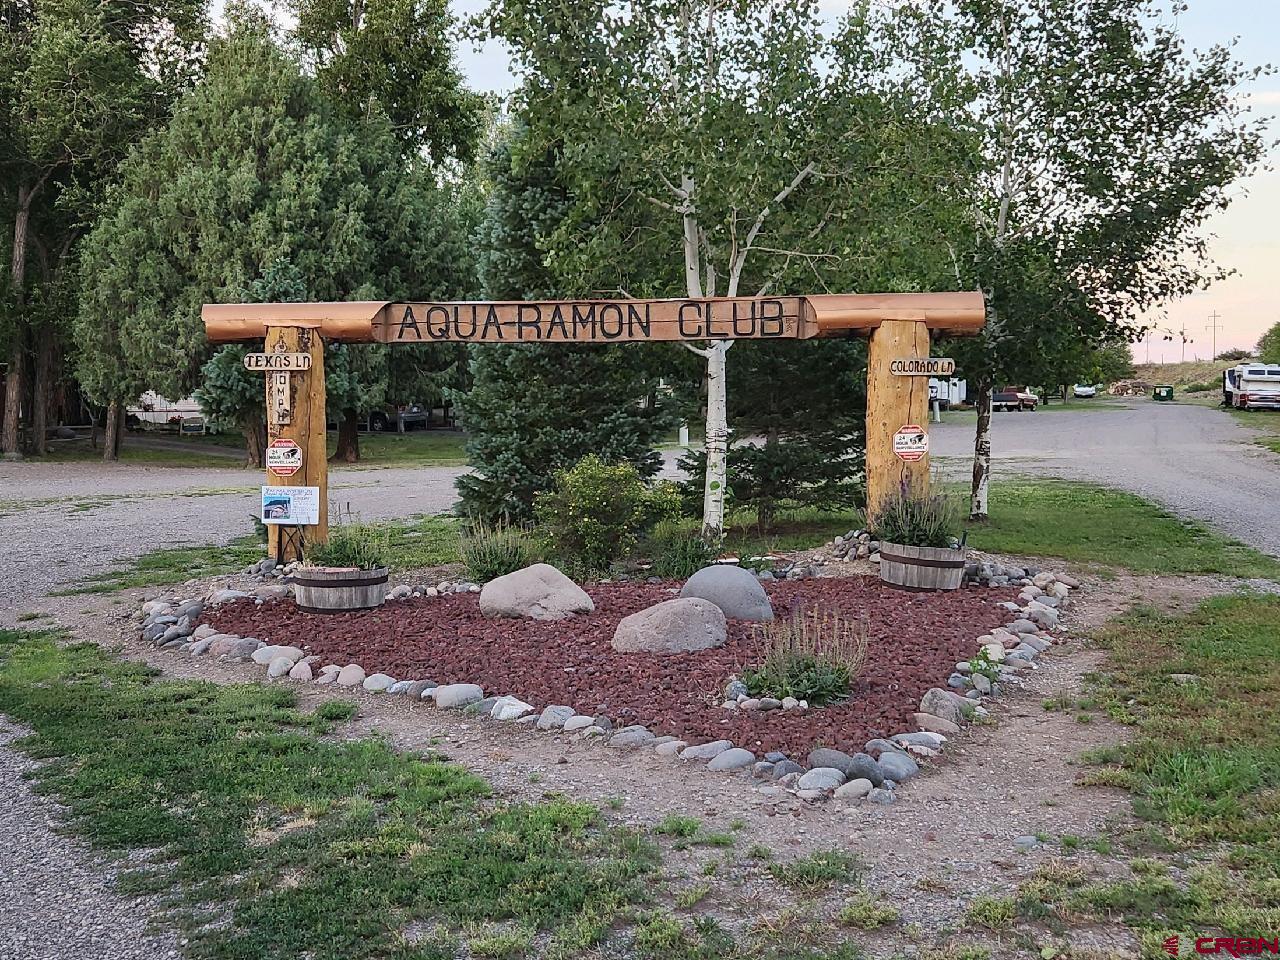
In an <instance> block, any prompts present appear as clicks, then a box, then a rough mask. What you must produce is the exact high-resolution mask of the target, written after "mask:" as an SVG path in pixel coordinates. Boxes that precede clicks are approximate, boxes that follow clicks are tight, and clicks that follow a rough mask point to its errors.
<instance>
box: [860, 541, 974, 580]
mask: <svg viewBox="0 0 1280 960" xmlns="http://www.w3.org/2000/svg"><path fill="white" fill-rule="evenodd" d="M880 579H881V580H883V581H884V582H885V583H887V584H889V585H890V586H894V587H901V588H903V589H904V590H958V589H959V588H960V585H961V584H962V583H963V582H964V551H963V550H953V549H951V548H950V547H908V546H906V545H904V544H900V543H889V542H887V541H881V543H880Z"/></svg>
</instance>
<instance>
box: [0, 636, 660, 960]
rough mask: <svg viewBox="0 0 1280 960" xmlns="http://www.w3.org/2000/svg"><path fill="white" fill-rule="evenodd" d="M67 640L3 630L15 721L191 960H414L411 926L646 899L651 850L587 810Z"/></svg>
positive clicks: (261, 694)
mask: <svg viewBox="0 0 1280 960" xmlns="http://www.w3.org/2000/svg"><path fill="white" fill-rule="evenodd" d="M62 639H63V638H60V637H58V636H56V635H53V634H42V635H40V634H19V633H13V632H5V631H0V709H2V710H3V711H4V713H5V715H6V716H8V717H11V718H13V720H14V721H15V722H18V723H21V724H23V725H25V726H26V727H29V728H30V731H31V732H30V734H29V735H27V736H26V737H24V738H23V740H22V742H21V747H22V749H24V750H25V751H27V752H28V753H29V754H30V755H32V756H34V757H36V758H38V759H40V760H42V761H50V762H47V763H41V764H39V765H38V767H37V768H36V774H35V776H36V778H37V780H38V782H39V785H40V788H41V789H42V790H44V791H47V792H48V793H50V794H51V795H54V796H56V797H58V798H59V800H60V801H61V802H62V803H63V804H65V805H66V807H67V811H68V825H69V826H70V827H71V828H73V829H75V830H77V831H78V832H79V833H81V834H82V835H84V836H85V837H86V838H87V839H88V840H90V841H91V842H92V843H93V844H94V845H95V846H98V847H100V848H103V849H107V850H112V851H119V852H120V853H121V854H124V853H128V852H131V851H136V852H137V854H138V855H137V856H135V857H131V858H130V862H132V863H133V864H135V867H134V869H132V870H131V871H130V872H129V873H127V874H126V875H125V877H124V878H123V881H122V882H123V884H124V889H125V890H126V891H128V890H133V891H140V890H148V891H150V892H152V893H154V894H158V895H159V896H158V897H157V903H158V904H160V905H161V909H162V910H165V911H167V915H166V916H165V918H164V921H166V925H170V924H171V925H172V926H174V927H176V928H180V929H182V930H184V931H185V932H186V933H185V935H186V936H187V937H188V938H189V940H190V945H189V946H188V948H187V949H188V950H189V951H190V953H191V955H192V956H193V957H202V958H212V957H227V958H229V957H254V958H263V960H286V958H292V957H297V956H301V955H307V956H312V957H315V958H316V960H373V958H385V957H392V956H405V957H408V956H410V954H409V953H407V952H405V951H404V945H403V940H402V939H401V935H400V931H402V930H404V929H405V928H406V927H410V926H419V925H421V926H423V927H427V926H430V925H439V927H440V928H442V929H441V931H440V932H441V933H442V934H455V935H456V934H457V933H459V932H463V931H466V930H471V929H482V930H484V929H490V928H486V927H484V926H483V925H485V924H493V923H498V924H510V925H511V926H512V927H513V928H515V927H531V928H533V929H536V930H537V931H539V932H540V933H543V934H549V933H550V932H551V931H552V930H556V929H559V928H561V927H562V926H565V925H568V924H570V923H572V922H573V921H574V920H575V918H577V917H579V916H582V915H585V914H591V913H594V912H597V911H598V910H599V909H600V908H601V907H602V905H607V904H615V905H617V906H618V907H623V906H626V905H629V904H631V903H633V902H636V901H637V900H639V899H640V897H641V896H642V895H643V894H644V893H645V891H644V889H642V888H641V886H640V882H639V881H640V880H641V879H642V878H645V877H646V876H648V875H650V874H651V873H652V871H653V869H654V867H655V865H656V854H655V851H654V848H653V846H652V844H650V843H649V842H648V841H646V840H644V839H643V838H641V837H639V836H638V835H637V834H636V833H634V832H631V831H627V830H622V829H613V828H609V827H608V826H607V825H605V824H603V823H602V822H601V820H600V817H599V815H598V813H597V812H596V811H594V810H593V809H591V808H590V807H588V806H586V805H583V804H578V803H571V802H568V801H566V800H563V799H550V800H547V801H545V802H541V803H537V804H520V803H508V802H501V801H498V800H496V799H495V798H494V797H493V796H492V795H491V791H490V790H489V787H488V785H487V784H486V783H485V782H484V781H483V780H481V779H480V778H478V777H476V776H474V775H473V774H471V773H468V772H467V771H466V770H465V769H463V768H462V767H460V766H457V765H454V764H450V763H445V762H443V761H441V760H440V759H439V758H437V757H436V756H434V755H433V754H431V753H429V752H428V753H426V754H425V755H424V754H422V753H421V752H418V753H415V754H412V755H410V754H406V753H401V752H398V751H396V750H395V749H393V748H392V746H391V745H390V744H388V743H387V742H385V741H383V740H381V739H379V738H368V739H355V740H347V739H346V738H326V737H323V736H321V735H320V734H321V733H322V732H323V731H324V729H325V728H326V727H327V725H328V723H329V722H330V721H334V720H337V719H338V714H339V713H340V712H346V711H337V710H333V709H332V708H331V712H330V713H329V719H328V720H322V721H321V722H320V723H317V722H316V718H314V717H312V716H311V715H309V714H307V713H306V712H304V711H301V710H299V709H298V708H297V706H296V704H295V698H294V695H293V693H292V692H290V691H288V690H286V689H284V688H282V687H279V686H275V687H268V686H263V685H256V684H251V685H229V686H221V685H218V684H212V683H206V682H201V681H195V680H181V681H165V680H162V679H160V678H159V677H158V675H157V674H155V673H154V672H153V671H151V670H150V669H149V668H147V667H145V666H143V665H141V664H137V663H131V662H121V661H118V660H115V659H112V658H110V657H108V656H106V655H105V654H103V653H102V652H101V650H100V649H99V648H98V647H97V646H95V645H92V644H79V645H67V644H64V643H61V642H58V641H60V640H62ZM193 717H198V718H199V725H200V735H199V736H194V737H193V736H192V735H191V723H192V718H193ZM195 797H198V798H200V802H199V803H193V802H192V798H195ZM160 849H163V850H164V856H163V857H162V858H156V857H154V856H147V855H143V853H144V852H145V851H150V852H154V851H156V850H160ZM209 903H216V904H217V905H218V910H219V915H220V916H223V917H225V918H226V919H227V921H228V922H219V923H208V922H206V921H207V916H208V915H207V914H206V913H205V912H204V909H203V908H204V905H206V904H209ZM282 930H287V931H288V935H287V937H285V938H284V939H283V940H282V938H281V931H282ZM420 946H421V945H420ZM413 955H414V956H440V957H454V956H457V952H456V950H451V951H449V952H447V953H440V954H428V953H415V954H413Z"/></svg>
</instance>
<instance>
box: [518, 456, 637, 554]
mask: <svg viewBox="0 0 1280 960" xmlns="http://www.w3.org/2000/svg"><path fill="white" fill-rule="evenodd" d="M659 496H661V494H659ZM533 511H534V515H535V516H536V517H537V520H538V524H539V526H540V527H541V528H542V531H543V533H544V534H545V535H546V537H547V541H548V545H549V546H550V548H551V550H552V552H553V553H554V554H555V555H556V556H557V557H558V558H560V559H562V560H564V561H566V562H568V563H569V564H571V565H573V566H575V567H580V568H581V569H583V570H584V571H588V572H595V571H603V570H608V569H609V565H610V564H611V563H612V562H613V561H614V560H617V559H619V558H621V557H624V556H626V555H627V554H628V553H630V552H631V551H632V550H633V549H634V548H635V546H636V544H637V543H638V542H639V539H640V536H641V535H642V534H643V533H644V531H645V530H646V529H648V527H649V526H651V525H652V523H653V520H654V511H655V503H654V498H653V493H652V491H650V489H649V487H648V486H646V485H645V482H644V481H643V480H642V479H641V478H640V474H639V473H637V472H636V468H635V467H633V466H632V465H631V464H629V463H619V464H611V463H605V462H604V461H603V460H601V459H600V458H599V457H597V456H596V455H595V454H591V455H589V456H586V457H583V458H582V459H581V460H579V461H578V462H577V463H576V464H575V465H574V466H572V467H570V468H569V469H568V470H562V471H560V472H559V473H557V474H556V483H555V489H554V490H551V491H543V492H542V493H539V494H538V495H537V496H536V497H535V498H534V502H533Z"/></svg>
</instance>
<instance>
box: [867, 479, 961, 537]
mask: <svg viewBox="0 0 1280 960" xmlns="http://www.w3.org/2000/svg"><path fill="white" fill-rule="evenodd" d="M871 533H872V536H873V537H875V538H876V539H877V540H880V541H882V542H887V543H896V544H900V545H902V546H906V547H952V546H955V545H956V541H957V538H958V535H959V533H960V510H959V505H958V504H957V502H956V500H955V498H954V497H951V496H948V495H946V494H935V495H933V496H924V497H920V496H914V495H912V494H911V493H910V492H909V491H907V490H905V489H904V490H900V491H898V492H897V493H895V494H893V495H892V496H890V497H887V498H886V499H885V501H884V502H883V503H882V504H881V505H880V507H879V508H878V509H877V511H876V514H875V516H874V517H873V518H872V519H871Z"/></svg>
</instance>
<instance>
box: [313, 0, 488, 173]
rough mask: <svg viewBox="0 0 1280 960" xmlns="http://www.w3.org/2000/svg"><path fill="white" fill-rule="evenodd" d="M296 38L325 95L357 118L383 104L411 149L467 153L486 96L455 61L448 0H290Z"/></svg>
mask: <svg viewBox="0 0 1280 960" xmlns="http://www.w3.org/2000/svg"><path fill="white" fill-rule="evenodd" d="M288 6H289V8H290V9H291V10H292V12H293V14H294V15H295V16H296V17H297V23H296V26H295V27H294V29H293V37H294V39H295V40H296V41H297V43H298V45H299V46H300V47H301V48H302V50H303V51H304V54H305V58H306V60H307V62H308V64H309V65H310V66H311V67H312V69H313V72H314V74H315V77H316V80H317V81H318V82H319V84H320V86H321V89H322V90H323V91H324V94H325V97H326V98H327V99H328V100H329V101H330V102H331V103H333V104H334V105H335V106H337V107H339V108H340V109H343V110H346V111H347V112H348V113H350V114H352V115H354V116H356V117H359V116H366V115H368V114H369V112H370V111H372V110H375V109H376V110H381V111H382V112H383V113H385V114H386V116H387V118H388V120H389V121H390V123H391V126H392V130H393V131H394V133H395V135H396V137H397V139H398V140H399V141H400V142H401V143H402V144H403V145H404V149H405V151H406V152H408V153H411V154H417V153H418V152H420V151H425V152H426V154H427V155H428V156H430V157H431V158H432V159H433V160H435V161H437V162H438V161H441V160H445V159H448V158H456V159H461V160H469V159H470V158H471V156H472V151H473V149H474V147H475V144H476V141H477V138H478V136H479V133H480V128H481V123H482V118H483V113H482V109H481V108H482V100H481V98H480V97H479V96H478V95H476V94H475V93H472V92H470V91H468V90H466V89H465V88H464V87H463V86H462V78H461V76H460V75H459V74H458V71H457V69H456V68H455V66H454V58H453V47H452V44H451V43H450V42H449V31H450V29H451V28H452V26H453V23H454V21H453V17H452V16H451V15H450V13H449V4H448V2H447V0H289V3H288Z"/></svg>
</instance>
